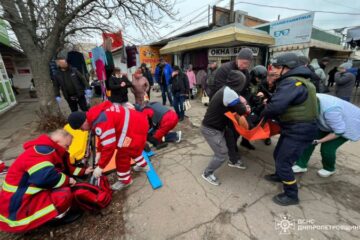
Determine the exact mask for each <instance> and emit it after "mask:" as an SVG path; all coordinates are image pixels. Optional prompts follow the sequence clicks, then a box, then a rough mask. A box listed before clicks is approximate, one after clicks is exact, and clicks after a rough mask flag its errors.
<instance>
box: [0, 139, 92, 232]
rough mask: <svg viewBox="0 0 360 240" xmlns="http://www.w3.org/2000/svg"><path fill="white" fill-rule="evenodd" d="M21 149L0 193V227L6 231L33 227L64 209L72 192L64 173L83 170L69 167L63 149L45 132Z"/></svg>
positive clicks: (77, 174) (67, 155)
mask: <svg viewBox="0 0 360 240" xmlns="http://www.w3.org/2000/svg"><path fill="white" fill-rule="evenodd" d="M24 149H25V151H24V152H23V153H22V154H21V155H20V156H19V157H18V158H17V159H16V160H15V162H14V163H13V164H12V165H11V167H10V168H9V171H8V173H7V175H6V177H5V181H4V183H3V186H2V191H1V192H0V199H1V204H0V230H2V231H6V232H23V231H28V230H31V229H34V228H36V227H38V226H40V225H42V224H44V223H46V222H47V221H49V220H51V219H53V218H55V217H56V216H58V215H59V214H61V213H64V212H65V211H67V210H68V209H69V208H70V206H71V203H72V193H71V190H70V187H69V177H68V176H67V175H66V174H65V172H66V173H67V174H69V175H75V176H81V175H84V173H85V169H83V168H76V167H74V166H71V165H70V164H69V154H68V153H67V151H66V149H64V148H63V147H61V146H59V145H58V144H57V143H55V142H54V141H52V140H51V139H50V137H49V136H47V135H41V136H40V137H38V138H37V139H35V140H32V141H29V142H27V143H25V144H24ZM65 162H66V166H65V164H64V163H65Z"/></svg>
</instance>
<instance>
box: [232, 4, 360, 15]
mask: <svg viewBox="0 0 360 240" xmlns="http://www.w3.org/2000/svg"><path fill="white" fill-rule="evenodd" d="M241 3H242V4H248V5H254V6H259V7H268V8H279V9H286V10H294V11H305V12H317V13H328V14H338V15H351V16H360V13H353V12H333V11H322V10H309V9H303V8H290V7H283V6H274V5H267V4H260V3H251V2H243V1H239V2H237V3H235V5H237V4H241Z"/></svg>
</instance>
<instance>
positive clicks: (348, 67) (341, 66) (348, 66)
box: [339, 62, 352, 70]
mask: <svg viewBox="0 0 360 240" xmlns="http://www.w3.org/2000/svg"><path fill="white" fill-rule="evenodd" d="M351 67H352V63H351V62H345V63H343V64H341V65H340V66H339V68H345V69H346V70H349V69H350V68H351Z"/></svg>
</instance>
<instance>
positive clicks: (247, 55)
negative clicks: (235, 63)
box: [236, 48, 253, 61]
mask: <svg viewBox="0 0 360 240" xmlns="http://www.w3.org/2000/svg"><path fill="white" fill-rule="evenodd" d="M236 58H237V59H244V60H249V61H252V60H253V52H252V51H251V49H250V48H242V49H241V50H240V52H239V53H238V55H237V57H236Z"/></svg>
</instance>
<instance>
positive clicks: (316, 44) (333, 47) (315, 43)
mask: <svg viewBox="0 0 360 240" xmlns="http://www.w3.org/2000/svg"><path fill="white" fill-rule="evenodd" d="M305 48H320V49H324V50H330V51H335V52H348V53H350V52H352V51H351V50H349V49H344V47H343V46H341V45H337V44H333V43H328V42H323V41H319V40H315V39H311V40H310V42H308V43H299V44H291V45H284V46H278V47H271V48H270V52H284V51H291V50H298V49H299V50H300V49H305Z"/></svg>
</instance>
